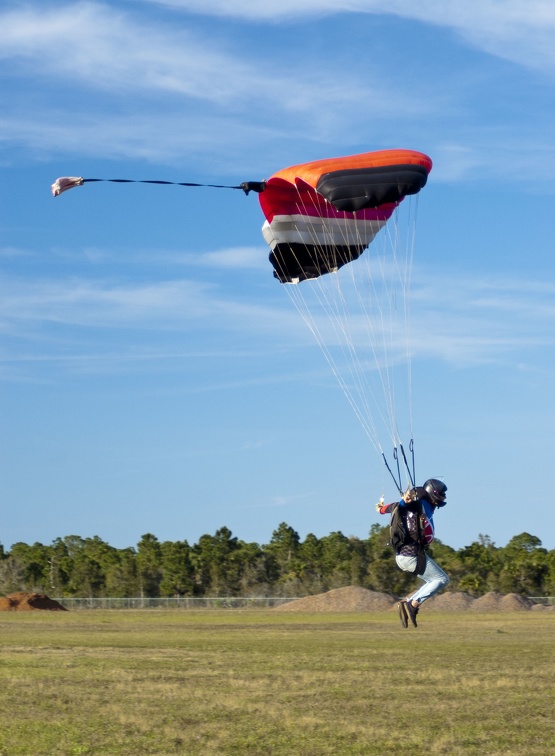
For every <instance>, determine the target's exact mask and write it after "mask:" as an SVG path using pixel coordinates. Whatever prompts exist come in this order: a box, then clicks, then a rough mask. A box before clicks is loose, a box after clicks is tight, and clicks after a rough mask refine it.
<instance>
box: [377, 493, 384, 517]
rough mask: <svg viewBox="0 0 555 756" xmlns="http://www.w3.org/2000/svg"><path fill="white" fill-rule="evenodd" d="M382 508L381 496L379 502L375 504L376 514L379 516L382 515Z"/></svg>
mask: <svg viewBox="0 0 555 756" xmlns="http://www.w3.org/2000/svg"><path fill="white" fill-rule="evenodd" d="M382 507H383V496H382V498H381V499H380V500H379V502H378V503H377V504H376V512H378V513H379V514H381V513H382Z"/></svg>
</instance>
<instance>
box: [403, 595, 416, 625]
mask: <svg viewBox="0 0 555 756" xmlns="http://www.w3.org/2000/svg"><path fill="white" fill-rule="evenodd" d="M404 604H405V605H406V610H405V611H406V613H407V614H408V615H409V617H410V621H411V622H412V624H413V625H414V626H415V627H418V625H417V624H416V615H417V614H418V609H419V607H418V606H413V605H412V601H405V602H404Z"/></svg>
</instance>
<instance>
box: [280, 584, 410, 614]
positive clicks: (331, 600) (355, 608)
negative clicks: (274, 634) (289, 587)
mask: <svg viewBox="0 0 555 756" xmlns="http://www.w3.org/2000/svg"><path fill="white" fill-rule="evenodd" d="M394 604H395V599H394V598H393V596H390V595H389V594H388V593H380V592H378V591H369V590H367V589H366V588H360V587H359V586H356V585H350V586H347V587H346V588H334V589H333V590H332V591H327V593H319V594H318V595H317V596H305V597H304V598H300V599H296V601H290V602H289V603H287V604H282V605H281V606H276V608H275V609H274V611H276V612H372V611H374V612H382V611H385V610H387V609H391V607H392V606H393V605H394Z"/></svg>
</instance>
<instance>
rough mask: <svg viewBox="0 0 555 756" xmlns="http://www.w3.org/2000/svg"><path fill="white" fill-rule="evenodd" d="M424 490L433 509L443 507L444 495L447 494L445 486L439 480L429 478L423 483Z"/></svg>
mask: <svg viewBox="0 0 555 756" xmlns="http://www.w3.org/2000/svg"><path fill="white" fill-rule="evenodd" d="M423 488H424V490H425V491H426V493H427V494H428V497H429V499H430V501H431V502H432V504H433V505H434V507H443V506H445V494H446V492H447V486H446V485H445V483H444V482H443V481H441V480H438V479H437V478H430V479H429V480H427V481H426V482H425V483H424V486H423Z"/></svg>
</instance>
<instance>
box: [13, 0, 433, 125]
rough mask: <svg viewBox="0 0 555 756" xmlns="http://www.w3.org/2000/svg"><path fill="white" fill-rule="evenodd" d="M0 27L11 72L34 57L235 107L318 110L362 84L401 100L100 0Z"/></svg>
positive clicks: (98, 82)
mask: <svg viewBox="0 0 555 756" xmlns="http://www.w3.org/2000/svg"><path fill="white" fill-rule="evenodd" d="M0 29H1V30H2V31H1V32H0V39H1V41H2V47H1V51H0V57H2V58H4V59H6V60H10V61H11V63H12V66H15V67H16V68H15V70H14V69H12V74H13V73H17V71H18V69H19V67H22V68H23V72H25V71H26V68H25V66H26V65H27V64H28V65H30V66H32V71H33V74H34V75H35V76H40V77H42V78H44V79H48V77H50V76H57V77H62V76H63V77H65V78H66V79H67V80H73V81H79V82H81V83H83V84H85V85H86V86H88V87H90V88H92V89H97V90H99V89H105V90H108V91H111V92H119V93H120V94H121V93H123V92H133V91H143V92H148V91H151V92H152V93H155V94H161V93H167V94H172V95H177V96H183V97H186V98H193V99H198V100H201V101H205V102H212V103H215V104H218V105H225V106H226V107H228V108H231V109H233V108H237V107H239V105H240V104H241V103H244V102H245V101H248V102H250V103H252V102H253V101H254V100H259V101H262V102H264V101H265V102H267V103H275V102H276V101H279V104H280V108H281V109H285V110H288V111H291V112H309V111H314V109H318V108H322V107H323V105H324V103H329V102H333V103H335V104H336V105H337V106H340V105H343V106H347V105H349V104H351V105H352V106H354V104H355V103H357V102H358V101H359V100H360V96H361V87H363V91H365V93H366V96H367V97H368V98H371V99H372V102H373V105H374V108H376V109H377V110H378V111H379V112H382V113H393V112H395V108H396V102H395V98H393V101H392V100H391V92H388V90H387V85H386V84H384V85H382V84H380V83H379V82H376V81H374V82H369V81H367V80H366V77H357V76H356V74H355V75H354V76H353V77H352V79H351V80H350V81H345V80H344V78H343V77H338V76H334V74H333V68H331V67H330V68H328V70H327V71H325V73H324V69H322V75H321V76H322V77H323V76H325V79H326V86H325V91H322V89H321V88H320V87H318V86H315V85H316V83H317V81H315V80H314V78H313V76H312V74H311V73H310V72H307V71H303V70H299V68H298V64H294V63H293V62H289V63H288V62H287V60H284V61H282V63H281V65H280V66H279V67H277V68H276V66H275V65H273V64H272V63H271V62H270V61H265V60H264V59H262V60H261V59H260V57H256V60H253V58H252V56H243V57H240V56H239V55H238V54H237V51H236V50H235V49H234V45H233V43H232V40H231V39H228V40H227V42H226V40H225V39H224V40H223V39H221V38H219V39H218V40H217V44H216V43H215V42H214V41H211V39H210V37H209V36H208V32H207V31H206V32H204V33H201V32H199V31H198V30H196V31H195V32H194V33H193V32H191V31H188V30H187V29H186V28H184V27H180V28H178V29H174V28H173V27H171V26H169V25H168V24H165V25H162V24H158V25H154V26H153V25H152V24H151V23H149V22H148V20H146V19H144V18H140V17H134V16H131V15H130V14H125V13H124V12H122V11H116V10H114V9H113V8H110V7H109V6H106V5H101V4H96V3H90V2H77V3H71V4H69V5H66V6H62V7H58V8H54V9H51V8H45V7H44V6H43V5H40V6H35V7H27V8H24V9H22V10H17V11H8V12H5V13H3V14H0ZM68 40H75V42H74V43H73V44H71V42H69V43H68ZM226 48H227V49H226ZM324 68H325V67H324ZM292 75H294V82H295V86H291V76H292ZM320 78H321V77H320V76H319V77H318V79H320ZM357 79H358V81H357ZM387 95H389V97H388V96H387ZM405 107H406V108H408V109H412V110H413V112H414V111H417V110H421V109H422V104H421V103H420V102H419V100H418V99H417V98H416V97H415V98H411V97H410V96H409V94H408V92H407V93H405Z"/></svg>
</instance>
